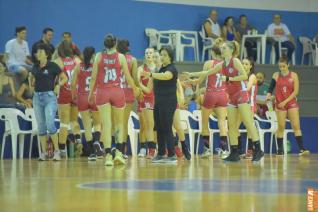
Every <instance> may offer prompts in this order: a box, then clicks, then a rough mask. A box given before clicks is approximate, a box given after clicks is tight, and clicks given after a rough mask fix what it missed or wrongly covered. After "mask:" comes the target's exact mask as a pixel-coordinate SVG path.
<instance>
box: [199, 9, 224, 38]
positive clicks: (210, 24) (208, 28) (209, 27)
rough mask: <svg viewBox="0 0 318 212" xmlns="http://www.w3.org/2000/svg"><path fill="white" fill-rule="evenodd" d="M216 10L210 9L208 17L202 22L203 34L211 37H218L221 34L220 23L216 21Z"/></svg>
mask: <svg viewBox="0 0 318 212" xmlns="http://www.w3.org/2000/svg"><path fill="white" fill-rule="evenodd" d="M217 19H218V12H217V11H216V10H211V12H210V17H209V18H207V19H206V20H205V21H204V23H203V27H204V31H205V36H206V37H210V38H213V39H216V38H219V37H220V36H221V29H220V25H219V24H218V22H217Z"/></svg>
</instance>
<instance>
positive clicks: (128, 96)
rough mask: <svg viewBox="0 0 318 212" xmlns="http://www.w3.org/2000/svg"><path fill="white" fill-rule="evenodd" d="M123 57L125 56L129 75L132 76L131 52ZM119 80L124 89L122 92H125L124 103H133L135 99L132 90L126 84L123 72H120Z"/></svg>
mask: <svg viewBox="0 0 318 212" xmlns="http://www.w3.org/2000/svg"><path fill="white" fill-rule="evenodd" d="M125 57H126V61H127V66H128V70H129V73H130V76H132V61H133V58H134V57H133V56H132V55H131V54H126V55H125ZM121 80H122V88H123V89H124V93H125V99H126V103H133V102H134V101H135V96H134V91H133V89H132V88H131V87H130V86H129V85H128V83H127V80H126V78H125V75H124V73H122V79H121Z"/></svg>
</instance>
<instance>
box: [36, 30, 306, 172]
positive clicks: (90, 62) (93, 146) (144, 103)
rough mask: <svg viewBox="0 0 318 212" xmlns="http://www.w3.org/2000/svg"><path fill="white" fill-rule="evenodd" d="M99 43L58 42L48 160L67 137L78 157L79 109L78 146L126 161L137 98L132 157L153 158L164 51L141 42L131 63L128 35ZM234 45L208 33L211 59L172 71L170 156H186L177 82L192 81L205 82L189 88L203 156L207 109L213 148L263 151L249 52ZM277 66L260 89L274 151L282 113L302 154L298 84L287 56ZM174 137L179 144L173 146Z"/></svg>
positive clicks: (228, 156) (235, 153) (237, 154)
mask: <svg viewBox="0 0 318 212" xmlns="http://www.w3.org/2000/svg"><path fill="white" fill-rule="evenodd" d="M104 46H105V50H104V51H102V52H100V53H97V54H96V53H95V49H94V48H93V47H86V48H85V49H84V51H83V56H82V58H79V57H76V56H75V55H74V54H73V53H72V46H71V44H70V43H69V42H67V41H63V42H62V43H60V44H59V46H58V49H57V55H56V58H54V62H55V63H56V64H57V65H58V66H59V68H60V69H61V71H60V72H58V78H59V80H58V83H57V85H56V86H55V88H54V91H55V93H56V94H57V103H58V114H59V119H60V129H59V132H58V138H57V137H56V136H55V137H54V136H51V137H52V141H53V144H54V149H55V150H56V152H55V153H56V154H55V153H54V157H53V159H54V160H61V158H63V157H66V155H67V154H66V141H67V140H68V139H69V140H72V141H76V142H75V143H76V154H77V155H78V156H79V155H81V154H82V153H83V145H82V141H81V140H82V139H81V133H80V126H79V124H78V113H79V114H80V117H81V120H82V122H83V126H84V131H85V140H86V142H87V150H86V151H85V152H86V154H87V155H89V156H88V159H89V160H96V159H98V158H104V157H105V158H106V159H105V165H106V166H113V165H114V164H126V161H127V156H126V152H127V148H126V143H127V140H128V119H129V116H130V113H131V111H133V109H134V105H135V104H134V103H135V100H137V102H138V106H137V108H136V112H137V113H138V115H139V120H140V135H139V140H140V150H139V154H138V156H139V157H146V158H149V159H153V158H155V157H156V154H157V147H156V143H157V141H156V140H157V139H156V138H157V132H156V127H155V124H154V105H155V101H156V99H155V95H154V89H155V88H154V82H153V79H152V77H151V75H152V73H156V72H158V71H159V69H160V68H161V67H162V61H161V58H160V56H162V54H163V53H162V52H164V51H161V50H160V51H159V52H157V51H155V50H154V49H153V48H147V49H146V50H145V58H144V61H143V64H142V65H141V66H139V67H138V65H137V60H136V59H135V58H134V57H133V56H132V55H131V54H130V52H129V42H128V40H117V39H116V37H114V36H113V35H111V34H110V35H107V36H106V38H105V40H104ZM239 48H240V47H239V44H238V43H237V42H235V41H230V42H229V41H226V42H223V40H222V39H220V38H219V39H216V40H215V42H214V46H213V48H212V58H213V59H212V60H209V61H206V62H205V64H204V67H203V70H202V71H200V72H190V73H188V72H183V73H180V74H179V76H180V77H179V79H178V80H177V85H176V87H177V89H176V96H177V102H178V103H177V105H176V108H177V109H176V110H175V112H174V115H173V124H172V126H171V128H173V129H174V132H175V135H174V136H175V138H176V139H175V143H174V145H175V154H176V155H177V156H178V157H182V156H183V155H184V157H185V158H186V159H187V160H190V159H191V154H190V151H189V148H188V147H187V145H186V143H185V134H184V130H183V129H182V126H181V122H180V109H184V104H185V98H184V86H185V84H191V85H196V86H197V87H199V86H200V85H201V84H202V82H203V81H206V84H205V86H203V87H202V88H201V89H197V92H196V93H195V97H196V99H197V102H198V104H200V106H201V114H202V132H201V136H202V139H203V140H204V152H203V157H206V156H208V155H209V154H210V152H211V151H213V149H210V147H209V139H210V138H209V116H210V114H211V113H212V112H213V113H214V114H215V116H216V117H217V120H218V127H219V130H220V155H221V157H222V159H223V160H225V161H239V160H240V158H241V156H242V155H244V158H249V159H251V160H252V161H253V162H257V161H259V160H260V159H261V158H262V157H263V156H264V152H263V150H262V148H261V144H260V139H259V135H258V131H257V128H256V127H255V125H254V115H255V112H256V94H257V79H256V76H255V74H254V63H253V61H252V60H249V59H244V60H242V61H240V60H239V59H238V58H237V56H238V52H239ZM39 52H41V48H39V50H38V54H37V57H38V59H39V61H41V58H40V56H39ZM160 54H161V55H160ZM279 69H280V71H279V72H276V73H275V74H274V75H273V79H272V82H271V86H270V89H269V93H268V95H267V100H268V101H272V95H271V94H272V93H273V90H274V89H276V95H275V109H276V114H277V121H278V131H277V133H276V136H277V143H278V150H277V154H278V155H283V152H284V149H283V145H282V143H283V134H284V129H285V120H286V117H287V115H288V118H289V119H290V121H291V123H292V127H293V129H294V132H295V137H296V140H297V143H298V146H299V154H300V155H306V154H309V151H308V150H306V149H305V148H304V146H303V142H302V134H301V130H300V126H299V125H300V124H299V106H298V104H297V100H296V95H297V94H298V90H299V81H298V77H297V74H296V73H294V72H291V71H289V70H288V61H287V60H286V59H285V58H281V59H280V60H279ZM168 71H169V70H168ZM181 76H182V77H181ZM181 79H182V80H181ZM36 83H37V82H35V84H36ZM241 123H243V124H244V126H245V127H246V129H247V135H248V148H247V149H248V151H247V152H243V151H242V145H241V139H240V133H239V127H240V125H241ZM53 131H54V130H53ZM51 134H52V135H53V134H54V133H51ZM54 135H55V134H54ZM40 139H41V137H40ZM43 139H44V138H43ZM43 139H42V140H41V144H42V152H43V153H42V155H41V156H40V160H47V155H46V150H47V149H46V148H47V146H46V144H45V143H46V141H43ZM179 142H180V143H181V147H182V148H181V149H182V150H180V148H179V145H178V144H179ZM166 148H167V147H166ZM166 152H167V151H166ZM169 157H170V156H169Z"/></svg>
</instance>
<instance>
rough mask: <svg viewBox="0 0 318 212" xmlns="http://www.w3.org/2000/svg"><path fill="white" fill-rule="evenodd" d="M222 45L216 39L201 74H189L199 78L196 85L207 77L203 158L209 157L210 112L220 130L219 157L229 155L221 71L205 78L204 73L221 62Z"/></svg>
mask: <svg viewBox="0 0 318 212" xmlns="http://www.w3.org/2000/svg"><path fill="white" fill-rule="evenodd" d="M222 43H223V40H222V39H220V38H219V39H216V40H215V44H214V46H213V48H212V57H213V58H214V59H213V60H209V61H206V62H205V63H204V66H203V72H197V73H191V74H190V76H200V78H199V80H198V81H197V83H198V84H201V82H202V81H203V80H204V79H205V77H207V81H206V89H205V93H204V97H203V103H202V109H201V110H202V133H201V135H202V138H203V140H204V152H203V157H208V156H209V155H210V153H209V152H210V151H213V150H209V139H210V138H209V135H210V132H209V116H210V114H211V113H212V111H214V112H215V114H216V116H217V118H218V126H219V129H220V147H221V151H220V156H221V157H222V158H225V157H227V156H228V155H229V150H228V141H227V125H226V116H227V110H226V107H227V104H228V94H227V92H226V83H225V82H223V81H222V71H221V72H219V73H216V74H210V75H208V76H206V71H207V70H209V69H211V68H213V67H214V66H216V65H217V64H218V63H220V62H222V57H221V45H222Z"/></svg>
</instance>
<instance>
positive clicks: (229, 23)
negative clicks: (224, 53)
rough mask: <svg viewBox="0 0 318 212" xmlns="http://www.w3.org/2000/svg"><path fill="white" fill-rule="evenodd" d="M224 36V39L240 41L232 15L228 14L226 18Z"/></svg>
mask: <svg viewBox="0 0 318 212" xmlns="http://www.w3.org/2000/svg"><path fill="white" fill-rule="evenodd" d="M222 37H223V40H227V41H233V40H236V41H238V35H237V33H236V30H235V27H234V19H233V17H232V16H228V17H226V18H225V20H224V25H223V27H222Z"/></svg>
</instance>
